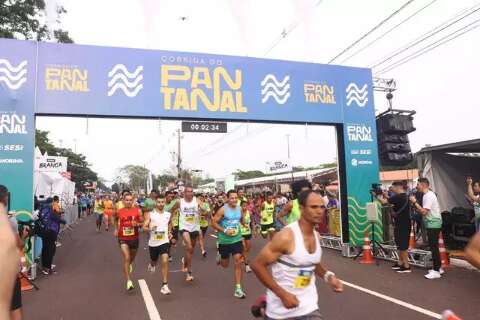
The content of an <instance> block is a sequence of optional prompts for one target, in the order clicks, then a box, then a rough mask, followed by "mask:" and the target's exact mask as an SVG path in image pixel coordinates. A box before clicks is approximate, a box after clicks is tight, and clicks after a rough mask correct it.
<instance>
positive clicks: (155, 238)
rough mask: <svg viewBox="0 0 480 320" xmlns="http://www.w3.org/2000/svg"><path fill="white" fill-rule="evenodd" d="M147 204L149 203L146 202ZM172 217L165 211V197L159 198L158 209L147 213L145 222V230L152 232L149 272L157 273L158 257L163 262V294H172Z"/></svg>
mask: <svg viewBox="0 0 480 320" xmlns="http://www.w3.org/2000/svg"><path fill="white" fill-rule="evenodd" d="M145 203H147V201H145ZM171 217H172V215H171V214H170V212H167V211H165V197H163V196H159V197H158V198H157V200H156V207H155V208H154V209H153V210H151V211H146V212H145V221H144V225H143V229H144V230H145V231H150V238H149V241H148V249H149V252H150V263H149V264H148V271H150V272H151V273H154V272H155V268H156V266H157V261H158V257H159V256H160V257H161V259H162V261H161V265H162V277H163V282H162V288H161V289H160V292H161V293H162V294H171V293H172V292H171V291H170V289H169V288H168V252H169V249H170V240H169V239H170V238H171V235H172V221H171Z"/></svg>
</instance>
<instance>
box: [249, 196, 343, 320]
mask: <svg viewBox="0 0 480 320" xmlns="http://www.w3.org/2000/svg"><path fill="white" fill-rule="evenodd" d="M298 201H299V205H300V210H301V213H302V214H301V217H300V220H298V221H297V222H294V223H292V224H290V225H288V226H287V227H285V228H284V229H283V230H282V231H280V232H279V233H277V234H276V235H275V236H274V237H273V239H272V241H270V242H269V243H267V245H266V246H265V247H264V248H263V249H262V251H261V252H260V254H259V255H258V256H257V258H256V259H255V261H254V262H253V264H252V265H251V267H252V270H253V271H254V272H255V274H256V276H257V277H258V279H259V280H260V281H261V282H262V283H263V284H264V285H265V287H267V309H266V318H265V319H267V320H270V319H295V320H320V319H322V316H321V315H320V312H319V310H318V293H317V287H316V284H315V276H319V277H320V278H323V279H324V280H325V282H327V283H328V284H329V285H330V286H331V287H332V289H333V290H334V291H335V292H342V291H343V284H342V282H341V281H340V280H338V279H337V278H336V276H335V274H334V273H333V272H331V271H327V269H326V268H325V267H324V266H323V264H322V263H321V262H320V260H321V256H322V249H321V247H320V241H319V234H318V232H316V231H315V229H314V226H315V225H316V224H318V223H320V222H321V221H322V218H323V216H324V215H325V212H326V210H325V204H324V203H323V199H322V197H321V196H319V195H318V194H316V193H314V192H313V191H311V190H307V191H302V192H301V193H300V195H299V197H298ZM269 266H271V272H270V271H269V269H268V268H269Z"/></svg>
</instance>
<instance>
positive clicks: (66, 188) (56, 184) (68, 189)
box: [34, 171, 75, 205]
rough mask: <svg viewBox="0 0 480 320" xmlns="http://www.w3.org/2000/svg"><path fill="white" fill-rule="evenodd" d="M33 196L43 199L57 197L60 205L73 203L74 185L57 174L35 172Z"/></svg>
mask: <svg viewBox="0 0 480 320" xmlns="http://www.w3.org/2000/svg"><path fill="white" fill-rule="evenodd" d="M34 190H35V195H36V196H37V197H39V198H40V196H43V197H44V198H45V199H46V198H49V197H53V196H59V197H60V201H61V203H62V205H69V204H72V203H73V200H74V197H75V183H74V182H72V181H70V180H68V179H66V178H64V177H63V176H62V175H61V174H60V173H59V172H39V171H36V172H35V176H34Z"/></svg>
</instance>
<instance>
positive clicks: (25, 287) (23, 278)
mask: <svg viewBox="0 0 480 320" xmlns="http://www.w3.org/2000/svg"><path fill="white" fill-rule="evenodd" d="M18 277H19V278H20V287H21V289H22V291H28V290H32V289H33V286H32V285H31V283H30V282H28V280H27V278H26V275H22V274H18Z"/></svg>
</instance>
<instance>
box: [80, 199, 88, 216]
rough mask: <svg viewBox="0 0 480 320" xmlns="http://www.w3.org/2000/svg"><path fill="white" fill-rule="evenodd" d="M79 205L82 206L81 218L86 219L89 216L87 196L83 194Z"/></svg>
mask: <svg viewBox="0 0 480 320" xmlns="http://www.w3.org/2000/svg"><path fill="white" fill-rule="evenodd" d="M78 203H79V204H80V217H82V218H84V217H86V216H87V203H88V198H87V197H86V196H85V194H83V193H82V194H81V196H80V199H78Z"/></svg>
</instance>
